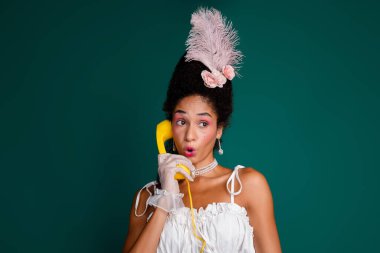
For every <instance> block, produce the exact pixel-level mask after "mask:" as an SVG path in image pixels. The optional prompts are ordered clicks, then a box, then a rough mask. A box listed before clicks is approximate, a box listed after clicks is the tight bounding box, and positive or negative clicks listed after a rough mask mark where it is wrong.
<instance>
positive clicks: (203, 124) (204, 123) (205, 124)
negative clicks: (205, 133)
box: [199, 121, 208, 127]
mask: <svg viewBox="0 0 380 253" xmlns="http://www.w3.org/2000/svg"><path fill="white" fill-rule="evenodd" d="M199 125H200V126H201V127H206V126H208V123H207V122H206V121H202V122H201V123H199Z"/></svg>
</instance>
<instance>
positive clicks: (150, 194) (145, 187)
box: [135, 181, 158, 217]
mask: <svg viewBox="0 0 380 253" xmlns="http://www.w3.org/2000/svg"><path fill="white" fill-rule="evenodd" d="M157 184H158V182H157V181H152V182H149V183H147V184H146V185H144V187H143V188H141V189H140V191H139V193H138V194H137V196H136V203H135V216H137V217H141V216H143V215H144V214H145V212H146V210H147V209H148V200H149V198H150V197H151V196H152V193H151V192H150V191H149V187H151V186H152V185H154V190H153V192H154V191H155V190H156V185H157ZM144 189H146V191H147V192H149V198H148V199H147V201H146V203H145V209H144V212H142V213H141V214H137V207H138V206H139V202H140V193H141V191H142V190H144Z"/></svg>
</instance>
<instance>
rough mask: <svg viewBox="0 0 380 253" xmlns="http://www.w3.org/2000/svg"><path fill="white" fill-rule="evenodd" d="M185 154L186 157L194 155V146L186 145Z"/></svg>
mask: <svg viewBox="0 0 380 253" xmlns="http://www.w3.org/2000/svg"><path fill="white" fill-rule="evenodd" d="M185 155H186V156H187V157H192V156H194V155H195V150H194V148H192V147H187V148H186V150H185Z"/></svg>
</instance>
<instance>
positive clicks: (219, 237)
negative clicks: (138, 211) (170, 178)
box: [136, 165, 255, 253]
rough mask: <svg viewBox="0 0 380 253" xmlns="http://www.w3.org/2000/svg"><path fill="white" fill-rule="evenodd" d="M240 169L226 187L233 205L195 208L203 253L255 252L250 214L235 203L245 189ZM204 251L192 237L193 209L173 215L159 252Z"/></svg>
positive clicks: (199, 242)
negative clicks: (204, 242)
mask: <svg viewBox="0 0 380 253" xmlns="http://www.w3.org/2000/svg"><path fill="white" fill-rule="evenodd" d="M240 168H244V167H243V166H241V165H238V166H236V167H235V168H234V171H233V173H232V174H231V176H230V177H229V179H228V181H227V184H226V187H227V190H228V192H229V193H230V195H231V201H230V202H221V203H210V204H208V205H207V207H206V208H202V207H201V208H199V209H193V210H194V215H195V221H196V227H197V233H198V235H200V236H201V237H202V238H203V239H204V240H205V241H206V247H205V249H204V253H254V252H255V248H254V245H253V228H252V226H251V225H250V224H249V218H248V216H247V211H246V209H245V208H244V207H242V206H239V205H238V204H236V203H235V202H234V196H235V195H238V194H239V193H240V192H241V190H242V187H243V186H242V184H241V181H240V179H239V174H238V171H239V169H240ZM235 179H237V181H238V182H239V184H240V189H239V190H238V191H236V192H235V191H234V186H235ZM155 184H156V182H155V181H153V182H150V183H149V184H147V185H146V186H144V187H143V188H142V189H141V190H143V189H144V188H146V189H147V187H149V186H151V185H155ZM140 192H141V191H140ZM139 195H140V194H138V196H137V200H136V204H138V199H139ZM136 207H137V205H136ZM148 219H149V218H148ZM201 248H202V242H201V241H200V240H198V239H197V238H195V236H194V234H193V230H192V225H191V213H190V208H188V207H183V208H180V209H178V210H177V211H176V212H175V213H170V214H169V215H168V217H167V219H166V222H165V226H164V228H163V231H162V233H161V237H160V242H159V244H158V248H157V253H182V252H183V253H198V252H200V250H201Z"/></svg>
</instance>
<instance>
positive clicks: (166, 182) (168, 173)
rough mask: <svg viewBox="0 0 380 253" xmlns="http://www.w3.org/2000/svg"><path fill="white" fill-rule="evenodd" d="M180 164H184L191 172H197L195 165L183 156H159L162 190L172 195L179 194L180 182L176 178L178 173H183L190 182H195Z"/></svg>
mask: <svg viewBox="0 0 380 253" xmlns="http://www.w3.org/2000/svg"><path fill="white" fill-rule="evenodd" d="M178 164H183V165H185V166H186V167H187V168H189V169H190V171H192V170H195V167H194V165H193V164H192V163H191V161H190V160H189V159H187V158H186V157H184V156H182V155H176V154H169V153H168V154H160V155H158V175H159V177H160V182H161V188H162V189H163V190H166V191H168V192H170V193H179V186H178V180H176V179H175V178H174V176H175V174H176V173H181V174H183V175H184V176H185V178H187V179H188V180H189V181H194V179H193V178H192V177H191V176H190V175H189V174H188V173H187V172H186V171H185V170H184V169H183V168H181V167H178V166H177V165H178Z"/></svg>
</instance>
